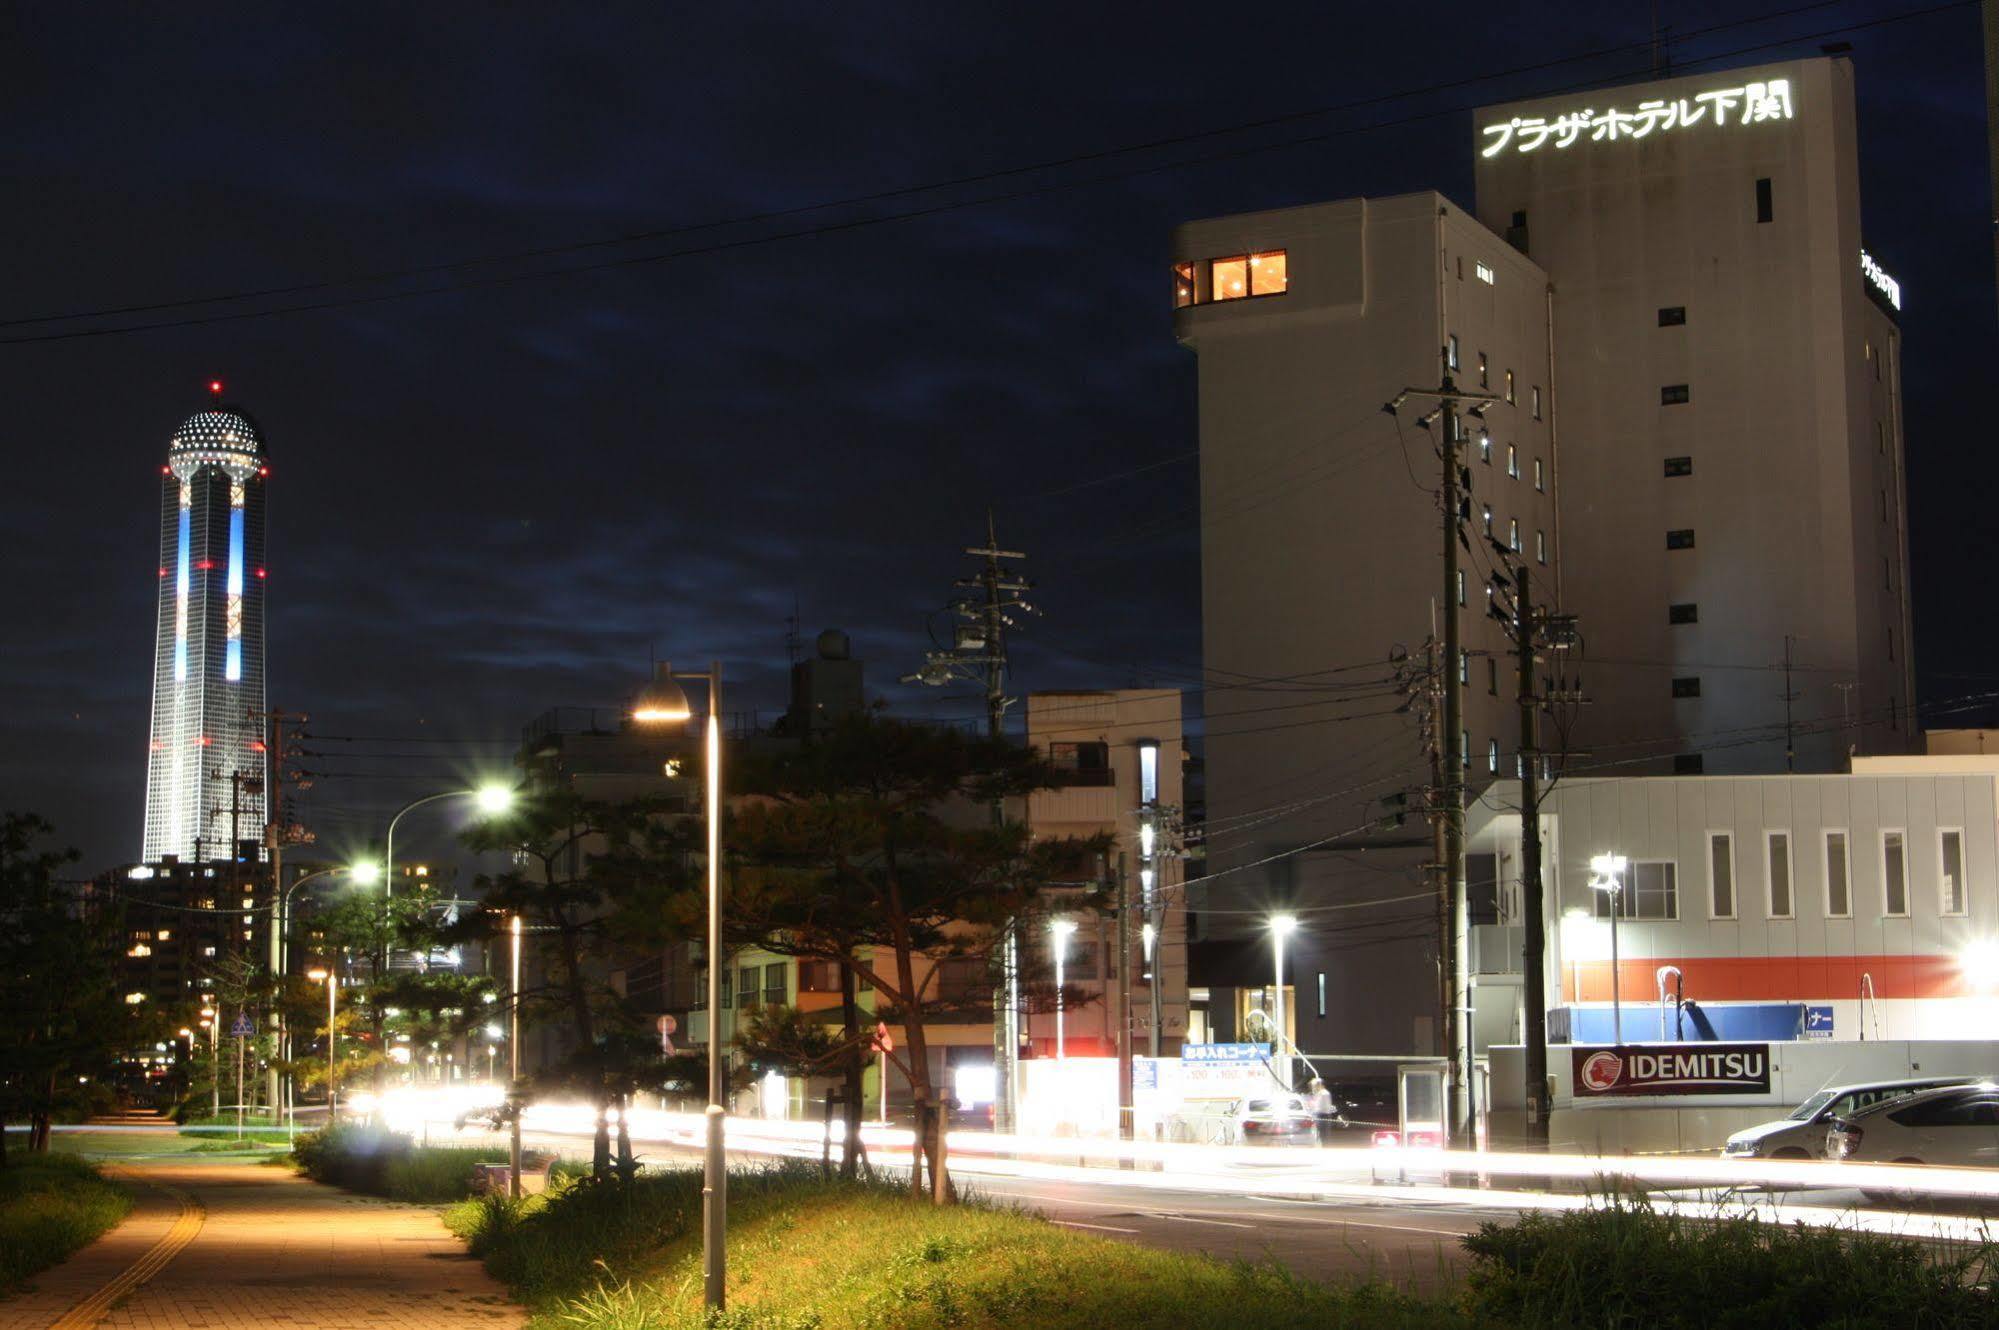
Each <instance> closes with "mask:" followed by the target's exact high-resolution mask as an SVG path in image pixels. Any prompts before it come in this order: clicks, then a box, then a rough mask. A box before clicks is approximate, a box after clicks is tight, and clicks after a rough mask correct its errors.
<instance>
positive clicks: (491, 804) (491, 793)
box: [382, 785, 514, 896]
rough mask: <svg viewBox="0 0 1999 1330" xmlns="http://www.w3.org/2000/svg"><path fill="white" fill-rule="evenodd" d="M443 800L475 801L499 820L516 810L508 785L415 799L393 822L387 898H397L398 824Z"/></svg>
mask: <svg viewBox="0 0 1999 1330" xmlns="http://www.w3.org/2000/svg"><path fill="white" fill-rule="evenodd" d="M439 799H473V800H476V801H477V803H478V805H479V811H480V812H481V813H483V814H485V815H486V816H487V817H498V816H499V815H500V814H501V813H504V812H506V811H507V810H508V809H509V808H512V807H513V806H514V792H513V791H512V790H510V789H508V788H507V787H506V786H504V785H481V786H479V787H478V788H477V789H473V790H444V791H442V792H440V793H437V794H426V795H424V796H423V797H422V798H421V799H412V800H410V801H409V802H408V803H406V804H404V805H403V806H402V807H401V808H398V809H397V810H396V812H395V816H393V817H391V818H390V819H389V834H388V837H387V840H386V844H385V845H384V847H383V850H382V880H383V882H384V883H385V885H384V886H383V888H382V891H383V894H384V895H385V896H387V895H393V894H394V893H395V890H396V823H398V822H400V821H402V820H403V814H405V813H408V812H411V811H412V810H414V809H418V808H421V807H423V806H424V805H425V804H430V803H436V802H437V801H438V800H439Z"/></svg>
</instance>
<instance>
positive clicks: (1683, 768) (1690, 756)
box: [1673, 753, 1706, 776]
mask: <svg viewBox="0 0 1999 1330" xmlns="http://www.w3.org/2000/svg"><path fill="white" fill-rule="evenodd" d="M1705 766H1706V764H1705V763H1704V762H1702V761H1701V755H1700V754H1699V753H1676V754H1674V756H1673V774H1674V775H1675V776H1698V775H1700V774H1701V771H1702V769H1703V768H1704V767H1705Z"/></svg>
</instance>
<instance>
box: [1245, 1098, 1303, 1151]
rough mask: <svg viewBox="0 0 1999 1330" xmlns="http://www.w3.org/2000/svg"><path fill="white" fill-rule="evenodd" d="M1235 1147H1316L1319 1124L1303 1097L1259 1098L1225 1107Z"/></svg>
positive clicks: (1248, 1099)
mask: <svg viewBox="0 0 1999 1330" xmlns="http://www.w3.org/2000/svg"><path fill="white" fill-rule="evenodd" d="M1229 1123H1230V1132H1229V1135H1230V1137H1231V1138H1232V1140H1233V1141H1234V1143H1235V1144H1237V1145H1317V1144H1318V1143H1319V1120H1318V1119H1317V1118H1316V1117H1314V1116H1313V1115H1312V1109H1311V1106H1310V1105H1309V1104H1307V1103H1306V1102H1305V1097H1304V1096H1303V1095H1295V1094H1260V1095H1252V1096H1250V1097H1249V1098H1246V1099H1238V1100H1236V1101H1235V1103H1233V1104H1231V1105H1229Z"/></svg>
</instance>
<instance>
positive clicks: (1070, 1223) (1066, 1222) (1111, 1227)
mask: <svg viewBox="0 0 1999 1330" xmlns="http://www.w3.org/2000/svg"><path fill="white" fill-rule="evenodd" d="M1048 1222H1049V1223H1051V1224H1057V1225H1060V1226H1061V1227H1063V1228H1094V1229H1097V1230H1099V1231H1100V1232H1104V1233H1136V1232H1138V1230H1137V1229H1135V1228H1119V1227H1118V1226H1117V1225H1116V1224H1085V1223H1082V1222H1080V1221H1078V1220H1074V1219H1051V1220H1049V1221H1048Z"/></svg>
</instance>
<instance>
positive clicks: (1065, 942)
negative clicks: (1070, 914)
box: [1048, 919, 1076, 1062]
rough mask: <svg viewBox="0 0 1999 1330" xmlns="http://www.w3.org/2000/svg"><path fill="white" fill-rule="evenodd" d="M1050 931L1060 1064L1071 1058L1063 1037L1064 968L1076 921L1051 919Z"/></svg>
mask: <svg viewBox="0 0 1999 1330" xmlns="http://www.w3.org/2000/svg"><path fill="white" fill-rule="evenodd" d="M1048 931H1049V932H1050V933H1052V934H1054V935H1055V1060H1056V1061H1057V1062H1060V1061H1062V1060H1063V1059H1065V1058H1067V1057H1068V1056H1069V1049H1068V1044H1067V1042H1066V1040H1065V1039H1064V1037H1063V1035H1064V1030H1063V1022H1064V1013H1063V1005H1064V999H1063V996H1062V981H1063V977H1064V976H1063V967H1064V966H1065V965H1066V964H1067V962H1068V959H1069V935H1070V934H1071V933H1073V932H1075V931H1076V921H1075V920H1074V919H1051V920H1049V921H1048Z"/></svg>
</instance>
